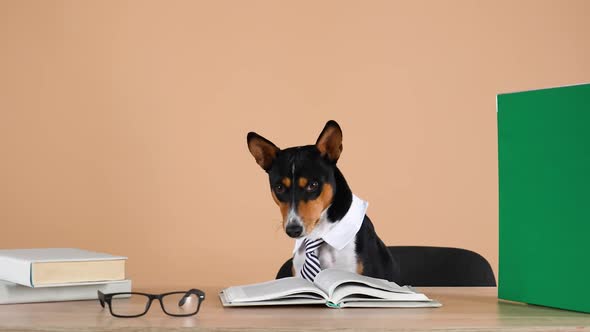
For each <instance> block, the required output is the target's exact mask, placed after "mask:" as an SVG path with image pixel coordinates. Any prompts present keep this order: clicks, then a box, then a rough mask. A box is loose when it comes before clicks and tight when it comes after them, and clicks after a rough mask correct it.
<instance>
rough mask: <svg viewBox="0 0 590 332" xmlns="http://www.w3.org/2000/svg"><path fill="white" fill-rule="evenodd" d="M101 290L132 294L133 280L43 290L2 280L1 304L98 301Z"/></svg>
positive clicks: (0, 286) (44, 288)
mask: <svg viewBox="0 0 590 332" xmlns="http://www.w3.org/2000/svg"><path fill="white" fill-rule="evenodd" d="M99 290H100V291H101V292H103V293H128V292H131V280H121V281H114V282H109V283H102V284H85V285H74V286H62V287H41V288H31V287H27V286H23V285H19V284H16V283H13V282H8V281H2V280H0V304H16V303H35V302H55V301H78V300H98V293H97V291H99Z"/></svg>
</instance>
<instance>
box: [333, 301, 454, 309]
mask: <svg viewBox="0 0 590 332" xmlns="http://www.w3.org/2000/svg"><path fill="white" fill-rule="evenodd" d="M441 306H442V304H441V303H440V302H437V301H427V302H415V301H401V302H398V301H371V302H367V301H350V302H344V303H341V304H339V305H338V308H438V307H441Z"/></svg>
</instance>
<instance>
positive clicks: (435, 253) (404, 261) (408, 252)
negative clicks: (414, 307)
mask: <svg viewBox="0 0 590 332" xmlns="http://www.w3.org/2000/svg"><path fill="white" fill-rule="evenodd" d="M388 248H389V251H390V252H391V255H392V256H393V258H394V259H395V260H396V261H397V262H398V264H399V265H400V270H401V280H400V281H399V282H398V283H399V284H401V285H412V286H420V287H432V286H440V287H445V286H447V287H451V286H453V287H455V286H496V279H495V277H494V271H493V270H492V267H491V266H490V263H488V261H487V260H486V259H485V258H484V257H482V256H481V255H480V254H478V253H476V252H473V251H470V250H466V249H459V248H446V247H421V246H393V247H388ZM292 266H293V262H292V259H289V260H287V261H286V262H285V263H284V264H283V266H281V268H280V269H279V272H278V273H277V276H276V278H277V279H280V278H285V277H290V276H291V275H292V272H291V271H292Z"/></svg>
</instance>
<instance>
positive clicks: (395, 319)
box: [0, 288, 590, 331]
mask: <svg viewBox="0 0 590 332" xmlns="http://www.w3.org/2000/svg"><path fill="white" fill-rule="evenodd" d="M218 290H219V289H205V291H206V293H207V299H206V300H205V302H204V303H203V306H202V307H201V311H200V312H199V314H198V315H197V316H194V317H189V318H174V317H169V316H166V315H165V314H164V313H162V311H161V309H160V307H159V306H158V305H152V308H151V309H150V311H149V312H148V314H147V315H146V316H143V317H141V318H132V319H125V318H114V317H112V316H111V315H110V314H109V313H108V310H103V309H102V308H101V307H100V305H99V304H98V301H77V302H61V303H39V304H20V305H0V331H145V330H149V331H181V330H182V331H187V330H199V331H225V330H230V331H237V330H247V331H301V330H314V331H319V330H321V331H352V330H354V331H359V330H379V331H382V330H388V331H425V330H437V331H555V330H559V331H590V314H583V313H577V312H571V311H564V310H557V309H551V308H545V307H538V306H531V305H524V304H516V303H510V302H503V301H500V302H499V301H498V300H497V298H496V288H422V289H421V290H422V291H423V292H424V293H426V294H427V295H428V296H429V297H431V298H434V299H437V300H439V301H440V302H442V303H443V307H442V308H435V309H432V308H429V309H426V308H425V309H353V308H348V309H330V308H328V307H323V306H291V307H258V308H223V307H222V306H221V304H220V302H219V298H218V297H217V292H218ZM154 304H156V303H154Z"/></svg>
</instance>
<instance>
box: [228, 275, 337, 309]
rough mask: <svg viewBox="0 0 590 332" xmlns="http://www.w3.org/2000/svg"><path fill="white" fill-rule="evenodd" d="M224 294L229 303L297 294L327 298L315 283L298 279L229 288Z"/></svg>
mask: <svg viewBox="0 0 590 332" xmlns="http://www.w3.org/2000/svg"><path fill="white" fill-rule="evenodd" d="M223 293H224V294H225V297H226V299H227V301H228V302H229V303H236V302H256V301H267V300H277V299H281V298H284V297H287V296H291V295H295V294H301V296H302V297H310V296H313V295H314V294H315V295H316V296H317V298H321V299H325V298H326V297H327V295H326V294H324V292H322V291H321V290H320V289H318V288H317V287H316V286H315V285H314V284H313V283H311V282H309V281H307V280H305V279H303V278H298V277H290V278H284V279H277V280H272V281H267V282H262V283H258V284H250V285H243V286H233V287H228V288H226V289H224V290H223Z"/></svg>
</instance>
